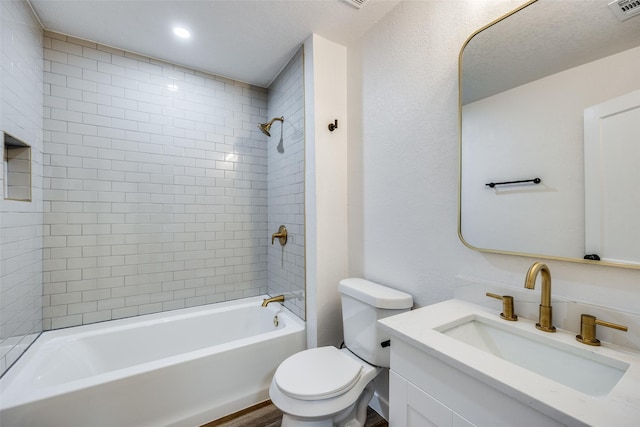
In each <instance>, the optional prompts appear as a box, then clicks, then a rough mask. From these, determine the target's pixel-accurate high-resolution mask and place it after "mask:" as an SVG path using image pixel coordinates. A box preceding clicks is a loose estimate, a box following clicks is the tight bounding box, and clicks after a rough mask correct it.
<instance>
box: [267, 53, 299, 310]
mask: <svg viewBox="0 0 640 427" xmlns="http://www.w3.org/2000/svg"><path fill="white" fill-rule="evenodd" d="M303 60H304V57H303V50H302V48H300V50H299V51H298V52H297V53H296V55H295V56H294V57H293V58H292V59H291V61H290V62H289V64H288V65H287V66H286V67H285V69H284V70H283V71H282V73H281V74H280V75H279V76H278V78H277V79H276V80H275V81H274V82H273V83H272V84H271V86H270V87H269V99H268V100H269V102H268V105H269V107H268V112H269V114H268V117H269V120H270V119H271V118H273V117H281V116H284V119H285V120H284V123H283V126H282V127H281V126H280V122H274V125H273V126H272V128H271V137H270V138H268V140H267V141H266V144H267V147H268V148H267V152H268V164H269V173H268V179H267V182H268V186H267V188H268V193H269V199H268V222H269V234H268V237H267V239H268V241H269V242H270V241H271V238H270V236H271V234H273V233H275V232H276V231H277V230H278V227H279V226H280V225H281V224H283V225H285V226H286V227H287V231H288V233H289V234H288V241H287V244H286V245H285V246H284V247H282V246H280V245H279V244H278V242H277V240H276V243H275V244H274V245H269V249H268V255H269V257H268V273H269V274H268V278H269V280H268V290H269V294H270V295H279V294H284V295H285V305H286V306H287V308H289V309H291V310H292V311H293V312H295V313H296V314H297V315H298V316H300V317H301V318H302V319H304V318H305V274H304V271H305V261H304V260H305V258H304V256H305V249H304V244H305V239H304V230H305V229H304V226H305V223H304V160H305V157H304V145H305V144H304V142H305V141H304V82H303ZM281 130H282V131H283V133H282V136H283V145H284V153H279V152H278V151H277V150H276V147H277V145H278V142H279V141H280V131H281Z"/></svg>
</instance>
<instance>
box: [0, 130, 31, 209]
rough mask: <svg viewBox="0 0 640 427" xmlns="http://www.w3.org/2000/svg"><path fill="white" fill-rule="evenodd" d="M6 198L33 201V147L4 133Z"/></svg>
mask: <svg viewBox="0 0 640 427" xmlns="http://www.w3.org/2000/svg"><path fill="white" fill-rule="evenodd" d="M3 158H4V198H5V199H7V200H17V201H21V202H30V201H31V147H30V146H29V145H28V144H25V143H24V142H22V141H20V140H19V139H17V138H15V137H13V136H11V135H9V134H7V133H5V134H4V156H3Z"/></svg>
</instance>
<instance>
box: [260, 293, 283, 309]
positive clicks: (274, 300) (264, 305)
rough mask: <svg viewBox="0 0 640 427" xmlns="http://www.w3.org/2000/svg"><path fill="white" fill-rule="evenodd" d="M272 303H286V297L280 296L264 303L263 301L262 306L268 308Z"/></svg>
mask: <svg viewBox="0 0 640 427" xmlns="http://www.w3.org/2000/svg"><path fill="white" fill-rule="evenodd" d="M270 302H284V295H278V296H277V297H273V298H266V299H265V300H264V301H262V306H263V307H266V306H268V305H269V303H270Z"/></svg>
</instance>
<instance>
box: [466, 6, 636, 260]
mask: <svg viewBox="0 0 640 427" xmlns="http://www.w3.org/2000/svg"><path fill="white" fill-rule="evenodd" d="M621 1H622V2H624V1H626V0H621ZM609 3H611V1H610V0H592V1H589V2H584V1H580V2H558V1H554V0H534V1H530V2H527V3H525V4H523V5H522V6H521V7H519V8H517V9H516V10H514V11H512V12H510V13H508V14H506V15H505V16H503V17H501V18H499V19H497V20H496V21H494V22H491V23H490V24H488V25H487V26H485V27H483V28H481V29H479V30H478V31H476V32H475V33H474V34H472V35H471V36H470V37H469V39H467V41H466V42H465V44H464V45H463V47H462V49H461V52H460V58H459V86H460V95H459V101H460V103H459V125H460V181H459V217H458V218H459V221H458V233H459V236H460V239H461V240H462V241H463V242H464V244H465V245H467V246H468V247H470V248H472V249H476V250H480V251H487V252H495V253H504V254H514V255H522V256H535V257H537V258H548V259H549V258H550V259H559V260H565V261H574V262H582V263H598V264H601V265H610V266H618V267H625V268H637V269H640V243H638V242H640V225H639V224H638V223H637V220H636V218H637V213H638V212H640V188H636V187H637V186H635V185H631V184H630V183H633V182H638V180H639V179H640V144H637V141H638V138H637V135H639V134H640V131H639V130H638V128H636V127H629V128H628V129H627V128H624V129H623V134H624V135H625V138H626V142H625V144H627V145H625V146H624V147H623V148H619V147H618V148H615V149H612V148H611V147H613V145H612V143H610V142H603V141H599V140H596V141H595V142H594V140H593V138H592V137H591V136H589V135H590V132H593V129H598V130H599V129H602V128H605V127H607V128H610V129H619V128H620V125H621V123H625V126H626V123H633V122H638V121H640V120H636V118H640V105H638V106H636V105H635V103H636V101H635V100H636V99H638V97H640V79H637V77H634V76H638V75H640V13H637V14H636V13H635V12H634V14H635V15H637V16H635V17H634V16H631V17H629V18H628V19H626V20H624V21H620V20H619V19H618V18H617V17H616V15H615V14H614V12H613V11H612V10H611V8H610V7H609ZM614 3H615V2H614ZM618 3H620V2H617V3H616V4H615V5H614V6H619V5H618ZM623 98H630V99H631V100H630V101H625V102H630V103H627V104H624V103H623V104H620V103H621V102H622V101H620V100H621V99H623ZM612 103H613V104H615V105H618V104H620V105H626V107H619V106H618V107H616V108H618V109H619V110H620V111H619V112H616V113H611V111H613V110H610V109H609V110H608V109H607V108H609V107H606V106H607V105H609V104H612ZM603 111H605V112H604V113H603ZM618 113H619V114H618ZM598 114H599V116H598ZM609 118H613V119H615V120H609ZM605 119H607V120H608V121H607V120H605ZM594 123H595V125H594ZM594 126H595V127H594ZM590 129H591V130H590ZM633 135H636V137H635V138H634V137H633ZM610 138H614V139H615V140H616V141H617V140H618V139H617V138H618V136H616V135H615V134H612V135H610ZM616 144H617V142H616ZM594 147H596V148H594ZM603 147H605V148H606V149H605V148H603ZM614 152H615V154H613V153H614ZM594 177H595V178H594ZM535 179H538V180H539V182H538V183H535V181H533V180H535ZM522 181H524V182H522ZM492 183H493V184H496V183H497V184H500V183H506V184H505V185H494V186H490V185H489V184H492ZM634 214H635V215H634ZM585 256H586V257H588V258H591V259H585V258H584V257H585ZM597 258H599V260H596V259H597Z"/></svg>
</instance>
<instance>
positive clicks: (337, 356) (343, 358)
mask: <svg viewBox="0 0 640 427" xmlns="http://www.w3.org/2000/svg"><path fill="white" fill-rule="evenodd" d="M361 370H362V364H360V363H358V362H357V361H355V360H354V359H352V358H350V357H349V356H347V355H346V354H344V353H343V352H342V351H340V350H338V349H337V348H335V347H319V348H313V349H310V350H305V351H302V352H300V353H297V354H294V355H293V356H291V357H289V358H288V359H286V360H285V361H284V362H282V363H281V364H280V366H279V367H278V370H277V371H276V374H275V376H274V379H275V382H276V384H277V385H278V387H279V388H280V390H282V391H283V392H284V393H286V394H288V395H289V396H291V397H294V398H296V399H300V400H321V399H329V398H331V397H335V396H339V395H341V394H343V393H346V392H347V391H348V390H350V389H351V387H353V385H354V384H355V383H356V382H357V381H358V378H360V371H361Z"/></svg>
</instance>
